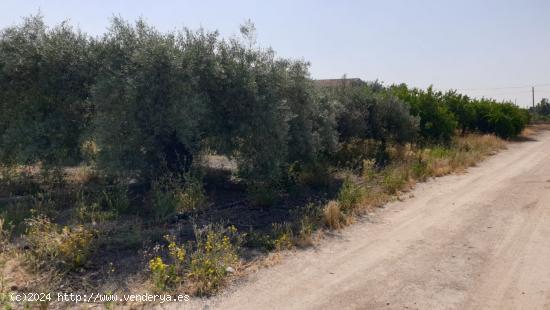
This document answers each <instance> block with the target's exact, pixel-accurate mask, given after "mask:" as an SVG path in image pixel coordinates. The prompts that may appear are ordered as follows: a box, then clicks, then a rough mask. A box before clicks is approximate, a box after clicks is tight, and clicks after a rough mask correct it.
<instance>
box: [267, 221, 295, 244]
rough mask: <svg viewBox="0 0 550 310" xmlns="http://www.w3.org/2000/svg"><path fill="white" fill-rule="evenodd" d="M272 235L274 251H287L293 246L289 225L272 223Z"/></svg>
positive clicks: (292, 234)
mask: <svg viewBox="0 0 550 310" xmlns="http://www.w3.org/2000/svg"><path fill="white" fill-rule="evenodd" d="M272 233H273V245H274V249H275V250H277V251H282V250H289V249H291V248H292V246H293V245H294V244H293V241H294V232H293V231H292V226H291V225H290V224H289V223H287V222H284V223H274V224H273V225H272Z"/></svg>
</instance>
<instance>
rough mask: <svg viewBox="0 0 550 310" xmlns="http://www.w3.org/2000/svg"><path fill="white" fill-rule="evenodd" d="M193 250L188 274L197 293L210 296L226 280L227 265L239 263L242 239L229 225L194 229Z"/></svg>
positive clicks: (234, 265)
mask: <svg viewBox="0 0 550 310" xmlns="http://www.w3.org/2000/svg"><path fill="white" fill-rule="evenodd" d="M195 237H196V240H197V244H196V250H195V251H194V252H193V253H192V254H191V263H190V265H189V273H188V277H189V279H190V280H191V281H192V286H193V288H194V289H195V290H196V292H197V294H199V295H210V294H212V293H214V292H215V291H217V290H218V288H219V287H220V286H221V285H222V283H223V282H224V281H225V279H226V276H227V274H228V271H227V270H228V267H232V268H235V267H236V264H238V263H239V256H238V253H237V252H238V250H239V247H240V243H241V239H240V237H239V236H238V235H237V229H236V228H235V227H234V226H231V227H229V228H227V229H224V228H222V227H215V226H207V227H205V228H204V229H201V230H198V229H195Z"/></svg>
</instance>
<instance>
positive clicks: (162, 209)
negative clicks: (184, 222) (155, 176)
mask: <svg viewBox="0 0 550 310" xmlns="http://www.w3.org/2000/svg"><path fill="white" fill-rule="evenodd" d="M150 196H151V207H152V208H153V214H154V218H155V220H156V221H157V222H159V221H163V220H165V219H167V218H168V217H170V216H171V215H173V214H174V213H176V211H177V209H178V207H179V205H180V200H179V194H178V191H177V188H174V184H172V183H171V182H170V181H168V180H166V179H165V180H158V181H155V182H153V185H152V187H151V192H150Z"/></svg>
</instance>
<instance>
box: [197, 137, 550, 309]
mask: <svg viewBox="0 0 550 310" xmlns="http://www.w3.org/2000/svg"><path fill="white" fill-rule="evenodd" d="M534 138H535V139H536V141H530V142H521V143H512V144H511V145H510V146H509V147H508V150H505V151H503V152H501V153H499V154H497V155H495V156H493V157H491V158H489V159H487V160H486V161H484V162H483V163H481V164H480V165H479V166H478V167H475V168H471V169H469V170H468V173H466V174H463V175H452V176H447V177H443V178H438V179H436V180H433V181H430V182H428V183H424V184H420V185H418V186H417V188H416V189H415V190H414V192H413V193H414V198H410V199H407V200H405V201H404V202H396V203H392V204H390V205H388V206H387V207H386V208H385V209H384V210H382V211H380V212H377V214H376V215H375V216H374V217H371V219H369V220H365V221H363V222H361V223H357V224H355V225H353V226H351V227H349V228H347V229H345V230H344V231H342V232H341V233H338V234H337V236H335V237H329V238H327V240H325V241H323V242H322V244H320V245H319V246H318V247H316V248H315V249H311V250H306V251H298V252H297V253H295V254H292V255H290V257H286V258H285V259H284V262H283V263H282V264H279V265H277V266H275V267H273V268H269V269H263V270H261V271H259V272H258V273H256V274H254V275H252V276H251V277H250V278H249V279H248V280H247V281H246V282H245V283H243V284H241V285H237V286H236V287H235V288H233V289H230V290H229V292H228V293H226V294H224V295H222V296H220V297H218V298H216V299H213V300H209V301H207V304H208V305H209V308H210V309H212V308H213V309H550V132H549V131H544V132H541V133H540V134H538V136H535V137H534ZM195 306H199V305H197V304H195ZM200 306H204V304H202V305H200Z"/></svg>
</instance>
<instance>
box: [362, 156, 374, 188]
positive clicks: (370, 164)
mask: <svg viewBox="0 0 550 310" xmlns="http://www.w3.org/2000/svg"><path fill="white" fill-rule="evenodd" d="M375 176H376V161H374V160H373V159H365V160H363V179H364V180H365V182H367V183H370V182H371V181H373V180H374V178H375Z"/></svg>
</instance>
